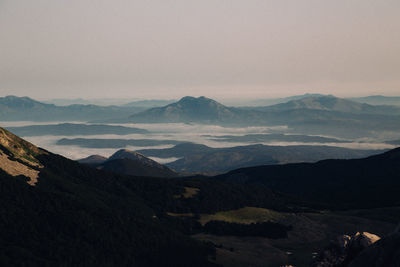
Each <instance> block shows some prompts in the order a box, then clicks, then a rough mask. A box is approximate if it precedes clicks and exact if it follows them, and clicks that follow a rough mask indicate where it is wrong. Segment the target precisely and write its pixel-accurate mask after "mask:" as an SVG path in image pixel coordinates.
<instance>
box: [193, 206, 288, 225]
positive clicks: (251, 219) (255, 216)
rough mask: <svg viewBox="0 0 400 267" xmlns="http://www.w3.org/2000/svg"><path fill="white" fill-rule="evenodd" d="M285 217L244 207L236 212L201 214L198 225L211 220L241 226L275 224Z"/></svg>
mask: <svg viewBox="0 0 400 267" xmlns="http://www.w3.org/2000/svg"><path fill="white" fill-rule="evenodd" d="M286 216H287V214H285V213H281V212H277V211H273V210H269V209H263V208H255V207H245V208H241V209H238V210H230V211H221V212H217V213H215V214H202V215H201V218H200V223H201V224H202V225H204V224H206V223H207V222H209V221H212V220H214V221H224V222H231V223H243V224H250V223H257V222H267V221H272V222H276V221H278V220H280V219H282V218H284V217H286Z"/></svg>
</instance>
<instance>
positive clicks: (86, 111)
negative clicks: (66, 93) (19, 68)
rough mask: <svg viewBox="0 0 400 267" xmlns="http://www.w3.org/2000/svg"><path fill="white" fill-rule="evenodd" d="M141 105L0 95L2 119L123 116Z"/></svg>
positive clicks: (55, 119)
mask: <svg viewBox="0 0 400 267" xmlns="http://www.w3.org/2000/svg"><path fill="white" fill-rule="evenodd" d="M143 109H144V108H141V107H121V106H96V105H82V104H73V105H68V106H56V105H54V104H46V103H42V102H39V101H36V100H33V99H31V98H29V97H16V96H6V97H0V117H1V120H3V121H66V120H69V121H88V120H96V119H112V118H119V117H124V116H126V114H132V113H136V112H138V111H141V110H143Z"/></svg>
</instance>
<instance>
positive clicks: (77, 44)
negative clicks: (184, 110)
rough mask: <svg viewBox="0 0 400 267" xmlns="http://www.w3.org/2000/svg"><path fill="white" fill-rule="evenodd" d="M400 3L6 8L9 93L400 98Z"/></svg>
mask: <svg viewBox="0 0 400 267" xmlns="http://www.w3.org/2000/svg"><path fill="white" fill-rule="evenodd" d="M399 14H400V1H399V0H324V1H323V0H292V1H290V0H276V1H269V0H260V1H258V0H226V1H225V0H196V1H194V0H176V1H171V0H160V1H154V0H147V1H145V0H142V1H135V0H107V1H106V0H0V96H3V95H8V94H15V95H29V96H32V97H36V98H53V97H66V98H75V97H89V98H105V97H114V98H118V97H140V98H174V97H180V96H183V95H196V96H198V95H205V96H209V97H217V98H224V97H226V98H235V97H246V98H251V97H276V96H286V95H293V94H301V93H305V92H320V93H332V94H335V95H338V96H355V95H369V94H385V95H400V15H399Z"/></svg>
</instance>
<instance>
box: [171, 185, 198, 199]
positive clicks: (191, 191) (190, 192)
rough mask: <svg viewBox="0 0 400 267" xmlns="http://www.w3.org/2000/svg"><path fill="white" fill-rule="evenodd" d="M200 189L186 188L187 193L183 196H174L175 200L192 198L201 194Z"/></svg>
mask: <svg viewBox="0 0 400 267" xmlns="http://www.w3.org/2000/svg"><path fill="white" fill-rule="evenodd" d="M199 191H200V189H199V188H196V187H188V186H185V192H184V193H183V194H181V195H174V198H181V197H183V198H191V197H194V196H195V195H197V194H198V193H199Z"/></svg>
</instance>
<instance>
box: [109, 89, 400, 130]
mask: <svg viewBox="0 0 400 267" xmlns="http://www.w3.org/2000/svg"><path fill="white" fill-rule="evenodd" d="M399 118H400V108H399V107H392V106H372V105H368V104H362V103H357V102H354V101H350V100H345V99H339V98H336V97H333V96H311V97H305V98H302V99H299V100H292V101H289V102H287V103H282V104H277V105H272V106H266V107H247V108H236V107H227V106H224V105H222V104H220V103H218V102H216V101H214V100H212V99H209V98H206V97H198V98H194V97H183V98H182V99H180V100H179V101H178V102H176V103H172V104H169V105H167V106H164V107H157V108H151V109H148V110H145V111H142V112H139V113H136V114H133V115H131V116H130V117H125V118H120V119H116V120H109V121H108V122H120V123H128V122H129V123H201V124H215V125H222V126H234V127H239V126H240V127H244V126H282V125H286V126H288V127H289V128H290V129H291V130H292V131H293V132H295V133H302V134H320V135H321V134H322V135H329V136H337V137H341V138H360V137H370V136H374V135H375V134H376V133H375V132H376V129H380V130H382V131H388V132H396V131H398V130H400V124H399V123H398V122H399Z"/></svg>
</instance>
